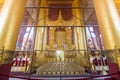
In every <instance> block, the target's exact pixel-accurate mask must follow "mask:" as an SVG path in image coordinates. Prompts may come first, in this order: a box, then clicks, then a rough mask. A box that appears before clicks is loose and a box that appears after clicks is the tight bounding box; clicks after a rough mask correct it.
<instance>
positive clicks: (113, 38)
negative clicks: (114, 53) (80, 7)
mask: <svg viewBox="0 0 120 80" xmlns="http://www.w3.org/2000/svg"><path fill="white" fill-rule="evenodd" d="M94 6H95V11H96V15H97V19H98V24H99V26H100V31H101V35H102V39H103V45H104V48H105V49H114V48H115V46H117V47H119V48H120V34H119V33H120V28H119V27H120V17H119V14H118V11H117V9H116V7H115V4H114V0H94Z"/></svg>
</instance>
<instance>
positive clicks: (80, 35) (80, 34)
mask: <svg viewBox="0 0 120 80" xmlns="http://www.w3.org/2000/svg"><path fill="white" fill-rule="evenodd" d="M73 6H74V7H76V6H77V7H80V6H81V5H80V1H79V0H76V1H74V3H73ZM73 13H74V16H75V17H77V18H75V19H76V20H75V21H76V25H74V26H83V25H84V24H83V22H82V21H80V19H81V20H83V17H82V16H83V15H82V10H81V9H73ZM76 31H77V32H76V36H77V39H78V40H76V41H77V42H78V49H79V50H80V49H86V42H85V31H84V27H77V28H76ZM76 36H75V37H76ZM82 54H83V55H84V52H83V53H82Z"/></svg>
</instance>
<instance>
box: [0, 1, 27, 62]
mask: <svg viewBox="0 0 120 80" xmlns="http://www.w3.org/2000/svg"><path fill="white" fill-rule="evenodd" d="M25 4H26V0H5V2H4V5H3V8H2V10H1V14H0V47H3V46H4V49H5V51H4V54H3V55H4V57H3V59H4V63H9V62H10V61H9V60H10V59H11V60H12V56H13V53H14V50H15V47H16V41H17V37H18V33H19V29H20V23H21V20H22V17H23V13H24V9H25V8H24V7H25Z"/></svg>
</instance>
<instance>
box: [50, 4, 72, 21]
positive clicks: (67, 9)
mask: <svg viewBox="0 0 120 80" xmlns="http://www.w3.org/2000/svg"><path fill="white" fill-rule="evenodd" d="M60 10H61V14H62V17H63V19H64V20H70V19H71V18H72V4H70V3H66V4H57V3H56V4H49V12H48V18H49V19H51V20H53V21H54V20H57V17H58V15H59V11H60Z"/></svg>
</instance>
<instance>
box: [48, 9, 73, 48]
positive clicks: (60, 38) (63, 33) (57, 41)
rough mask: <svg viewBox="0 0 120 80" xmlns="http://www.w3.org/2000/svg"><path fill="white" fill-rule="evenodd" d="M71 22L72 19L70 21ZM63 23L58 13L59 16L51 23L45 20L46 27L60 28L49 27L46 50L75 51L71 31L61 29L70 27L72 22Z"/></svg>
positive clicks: (69, 28)
mask: <svg viewBox="0 0 120 80" xmlns="http://www.w3.org/2000/svg"><path fill="white" fill-rule="evenodd" d="M72 20H73V19H72ZM72 20H69V21H65V20H64V19H63V17H62V15H61V11H60V12H59V16H58V18H57V20H56V21H51V20H50V19H48V18H47V25H49V26H60V27H51V28H50V29H49V41H48V44H47V49H48V50H56V49H61V50H72V49H75V46H74V44H73V43H72V29H71V27H62V26H71V25H73V21H72Z"/></svg>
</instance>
